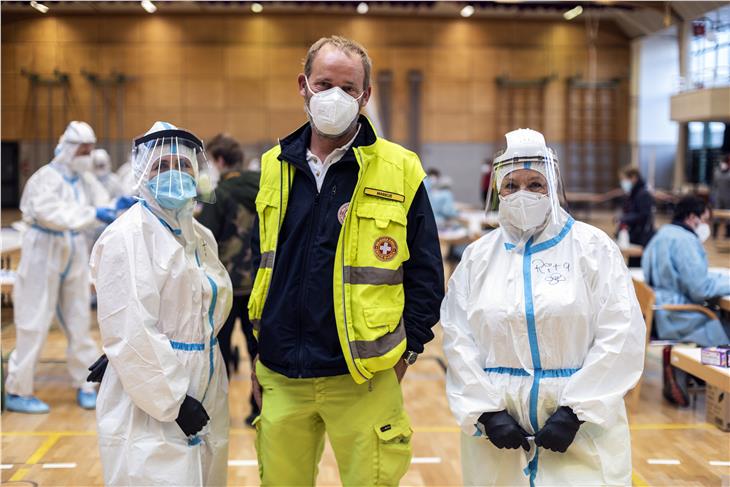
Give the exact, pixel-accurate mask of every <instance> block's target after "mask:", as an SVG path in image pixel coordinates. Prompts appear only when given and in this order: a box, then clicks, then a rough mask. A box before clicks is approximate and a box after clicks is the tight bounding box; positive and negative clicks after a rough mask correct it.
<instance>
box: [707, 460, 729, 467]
mask: <svg viewBox="0 0 730 487" xmlns="http://www.w3.org/2000/svg"><path fill="white" fill-rule="evenodd" d="M709 463H710V465H712V466H713V467H730V462H725V461H722V460H710V462H709Z"/></svg>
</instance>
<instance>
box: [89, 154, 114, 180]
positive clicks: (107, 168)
mask: <svg viewBox="0 0 730 487" xmlns="http://www.w3.org/2000/svg"><path fill="white" fill-rule="evenodd" d="M91 162H92V164H93V171H94V175H96V177H97V178H101V177H104V176H107V175H108V174H110V173H111V172H112V159H111V157H109V153H108V152H107V151H106V150H104V149H94V150H93V151H91Z"/></svg>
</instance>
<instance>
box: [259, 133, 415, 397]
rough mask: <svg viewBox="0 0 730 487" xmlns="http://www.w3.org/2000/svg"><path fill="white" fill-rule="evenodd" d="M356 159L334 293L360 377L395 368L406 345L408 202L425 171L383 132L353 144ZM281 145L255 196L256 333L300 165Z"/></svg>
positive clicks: (264, 164) (346, 350)
mask: <svg viewBox="0 0 730 487" xmlns="http://www.w3.org/2000/svg"><path fill="white" fill-rule="evenodd" d="M353 151H354V153H355V158H356V159H357V162H358V165H359V173H358V182H357V185H356V186H355V190H354V192H353V195H352V199H351V200H350V204H349V207H348V209H347V214H346V216H345V220H344V223H343V225H342V229H341V231H340V236H339V239H338V244H337V252H336V255H335V265H334V275H333V279H334V282H333V290H334V292H333V297H332V298H333V300H334V309H335V320H336V324H337V333H338V335H339V339H340V346H341V347H342V353H343V355H344V357H345V361H346V362H347V367H348V369H349V371H350V374H351V375H352V377H353V379H354V380H355V382H357V383H363V382H365V381H367V380H369V379H370V378H372V377H373V374H375V372H378V371H381V370H387V369H390V368H392V367H393V366H394V365H395V364H396V362H397V361H398V359H400V357H401V356H402V355H403V353H404V352H405V350H406V332H405V326H404V324H403V306H404V302H405V294H404V291H403V263H404V262H405V261H407V260H408V257H409V255H410V254H409V249H408V244H407V242H406V225H407V221H408V219H407V217H408V210H409V208H410V206H411V202H412V201H413V197H414V196H415V194H416V191H417V190H418V188H419V186H420V185H421V182H422V181H423V178H424V177H425V173H424V171H423V168H422V167H421V162H420V160H419V159H418V156H417V155H416V154H415V153H413V152H411V151H408V150H406V149H404V148H403V147H401V146H399V145H397V144H394V143H392V142H389V141H387V140H385V139H381V138H376V141H375V143H373V144H372V145H368V146H359V147H353ZM280 154H281V147H280V146H278V145H277V146H276V147H274V148H272V149H271V150H269V151H268V152H266V153H265V154H264V155H263V156H262V158H261V183H260V190H259V193H258V196H257V198H256V211H257V213H258V217H259V238H260V250H261V263H260V264H259V269H258V272H257V273H256V279H255V281H254V285H253V291H252V292H251V297H250V299H249V303H248V311H249V317H250V318H251V321H252V323H253V325H254V333H255V334H256V336H258V330H259V327H260V322H261V315H262V313H263V309H264V304H265V302H266V296H267V294H268V292H269V286H270V285H271V278H272V276H273V273H274V269H275V268H276V249H277V243H278V237H279V230H280V229H281V224H282V222H283V221H284V215H285V214H286V209H287V203H288V200H289V190H290V188H291V185H292V182H293V180H294V172H295V168H294V166H292V165H291V164H289V163H287V162H286V161H281V160H279V155H280Z"/></svg>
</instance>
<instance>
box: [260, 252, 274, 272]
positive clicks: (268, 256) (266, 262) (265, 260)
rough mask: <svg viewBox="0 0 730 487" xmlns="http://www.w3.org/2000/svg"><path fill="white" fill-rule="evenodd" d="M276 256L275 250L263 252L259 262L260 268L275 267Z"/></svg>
mask: <svg viewBox="0 0 730 487" xmlns="http://www.w3.org/2000/svg"><path fill="white" fill-rule="evenodd" d="M275 257H276V251H274V250H271V251H269V252H264V253H263V254H261V263H260V264H259V269H273V268H274V258H275Z"/></svg>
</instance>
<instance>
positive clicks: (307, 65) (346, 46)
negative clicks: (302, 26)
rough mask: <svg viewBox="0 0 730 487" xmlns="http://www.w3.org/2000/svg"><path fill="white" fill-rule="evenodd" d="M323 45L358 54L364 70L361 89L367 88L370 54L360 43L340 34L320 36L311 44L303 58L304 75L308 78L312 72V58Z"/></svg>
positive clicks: (370, 65)
mask: <svg viewBox="0 0 730 487" xmlns="http://www.w3.org/2000/svg"><path fill="white" fill-rule="evenodd" d="M324 46H333V47H334V48H335V49H338V50H340V51H342V52H344V53H346V54H354V55H356V56H360V59H362V67H363V70H364V71H365V80H364V81H363V89H364V90H367V89H368V87H369V86H370V70H371V69H372V62H371V61H370V56H368V52H367V51H366V50H365V48H364V47H363V46H362V45H361V44H360V43H358V42H355V41H353V40H350V39H347V38H345V37H341V36H330V37H322V38H321V39H319V40H318V41H317V42H315V43H314V44H312V45H311V47H310V48H309V51H307V58H306V59H305V60H304V75H305V76H306V77H307V78H309V75H310V74H312V64H313V63H314V58H315V57H317V53H318V52H319V50H320V49H322V48H323V47H324Z"/></svg>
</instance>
